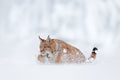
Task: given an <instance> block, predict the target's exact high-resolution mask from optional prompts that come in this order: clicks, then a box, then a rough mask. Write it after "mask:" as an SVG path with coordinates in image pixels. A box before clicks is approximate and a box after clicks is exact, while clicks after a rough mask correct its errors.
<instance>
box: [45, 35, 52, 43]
mask: <svg viewBox="0 0 120 80" xmlns="http://www.w3.org/2000/svg"><path fill="white" fill-rule="evenodd" d="M50 41H51V38H50V36H49V35H48V37H47V39H46V42H47V43H48V44H49V43H50Z"/></svg>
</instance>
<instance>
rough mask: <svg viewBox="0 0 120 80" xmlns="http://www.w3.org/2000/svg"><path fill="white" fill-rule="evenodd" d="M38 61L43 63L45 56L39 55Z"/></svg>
mask: <svg viewBox="0 0 120 80" xmlns="http://www.w3.org/2000/svg"><path fill="white" fill-rule="evenodd" d="M38 60H39V61H40V62H43V56H42V55H41V54H40V55H38Z"/></svg>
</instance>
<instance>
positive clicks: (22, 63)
mask: <svg viewBox="0 0 120 80" xmlns="http://www.w3.org/2000/svg"><path fill="white" fill-rule="evenodd" d="M39 35H40V36H41V37H42V38H46V37H47V35H50V36H51V38H57V39H61V40H64V41H66V42H68V43H70V44H72V45H74V46H75V47H77V48H79V49H80V50H81V51H82V52H83V53H84V55H85V56H86V57H89V56H90V53H91V50H92V48H93V47H94V46H96V47H97V48H98V49H99V50H98V52H97V59H96V60H95V61H94V62H93V63H89V64H71V65H68V64H63V65H47V64H46V65H41V64H39V63H38V61H37V55H38V54H39V44H40V41H39V39H38V36H39ZM119 74H120V1H119V0H0V80H8V79H10V80H81V79H82V80H119V79H120V77H119Z"/></svg>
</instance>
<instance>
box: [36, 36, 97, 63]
mask: <svg viewBox="0 0 120 80" xmlns="http://www.w3.org/2000/svg"><path fill="white" fill-rule="evenodd" d="M39 39H40V42H41V43H40V54H39V55H38V60H39V61H40V62H42V63H45V62H50V63H83V62H85V61H86V58H85V56H84V54H83V53H82V52H81V51H80V50H79V49H77V48H76V47H74V46H72V45H70V44H68V43H66V42H64V41H62V40H59V39H51V38H50V36H48V37H47V39H46V40H45V39H42V38H41V37H40V36H39ZM96 49H97V48H95V49H94V52H93V53H92V54H91V57H90V58H93V59H95V58H96V54H95V50H96ZM90 58H89V59H90Z"/></svg>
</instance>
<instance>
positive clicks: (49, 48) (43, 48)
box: [39, 36, 55, 58]
mask: <svg viewBox="0 0 120 80" xmlns="http://www.w3.org/2000/svg"><path fill="white" fill-rule="evenodd" d="M39 39H40V41H41V42H40V52H41V54H42V56H47V57H48V58H49V57H52V56H53V53H54V52H55V42H54V40H53V39H51V38H50V36H48V37H47V39H46V40H45V39H42V38H41V37H40V36H39Z"/></svg>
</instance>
